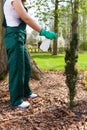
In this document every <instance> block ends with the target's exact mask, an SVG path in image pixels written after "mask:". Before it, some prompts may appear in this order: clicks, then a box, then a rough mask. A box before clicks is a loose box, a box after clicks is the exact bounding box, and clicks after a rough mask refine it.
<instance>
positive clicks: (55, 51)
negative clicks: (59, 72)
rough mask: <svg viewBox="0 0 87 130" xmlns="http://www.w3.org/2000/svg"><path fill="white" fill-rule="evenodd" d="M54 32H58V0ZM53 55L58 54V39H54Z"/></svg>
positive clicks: (56, 1) (56, 2)
mask: <svg viewBox="0 0 87 130" xmlns="http://www.w3.org/2000/svg"><path fill="white" fill-rule="evenodd" d="M54 32H56V33H58V0H55V16H54ZM53 55H57V39H54V41H53Z"/></svg>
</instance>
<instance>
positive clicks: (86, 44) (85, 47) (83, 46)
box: [79, 40, 87, 51]
mask: <svg viewBox="0 0 87 130" xmlns="http://www.w3.org/2000/svg"><path fill="white" fill-rule="evenodd" d="M79 49H80V50H82V51H87V40H86V41H83V42H81V44H80V45H79Z"/></svg>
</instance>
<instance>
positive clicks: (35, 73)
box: [30, 56, 44, 80]
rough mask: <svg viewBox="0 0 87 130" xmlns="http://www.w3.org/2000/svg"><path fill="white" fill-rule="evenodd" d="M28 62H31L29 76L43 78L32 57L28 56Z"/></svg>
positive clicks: (37, 78)
mask: <svg viewBox="0 0 87 130" xmlns="http://www.w3.org/2000/svg"><path fill="white" fill-rule="evenodd" d="M30 62H31V68H32V70H31V78H33V79H36V80H39V79H41V78H43V76H44V73H43V72H42V71H41V70H40V69H39V68H38V66H37V64H36V63H35V61H34V60H33V59H32V57H31V56H30Z"/></svg>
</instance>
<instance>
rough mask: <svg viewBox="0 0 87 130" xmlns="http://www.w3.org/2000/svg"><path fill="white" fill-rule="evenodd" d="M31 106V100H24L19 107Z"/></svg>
mask: <svg viewBox="0 0 87 130" xmlns="http://www.w3.org/2000/svg"><path fill="white" fill-rule="evenodd" d="M29 106H30V103H29V102H26V101H23V102H22V103H21V104H20V105H18V107H19V108H28V107H29Z"/></svg>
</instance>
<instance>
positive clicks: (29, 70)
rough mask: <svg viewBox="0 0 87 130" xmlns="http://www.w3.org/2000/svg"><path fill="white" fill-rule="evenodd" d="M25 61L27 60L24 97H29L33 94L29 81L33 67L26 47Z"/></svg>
mask: <svg viewBox="0 0 87 130" xmlns="http://www.w3.org/2000/svg"><path fill="white" fill-rule="evenodd" d="M24 59H25V76H24V96H25V97H28V96H29V95H31V94H32V90H31V88H30V86H29V80H30V76H31V65H30V59H29V54H28V51H27V49H26V46H25V47H24Z"/></svg>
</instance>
